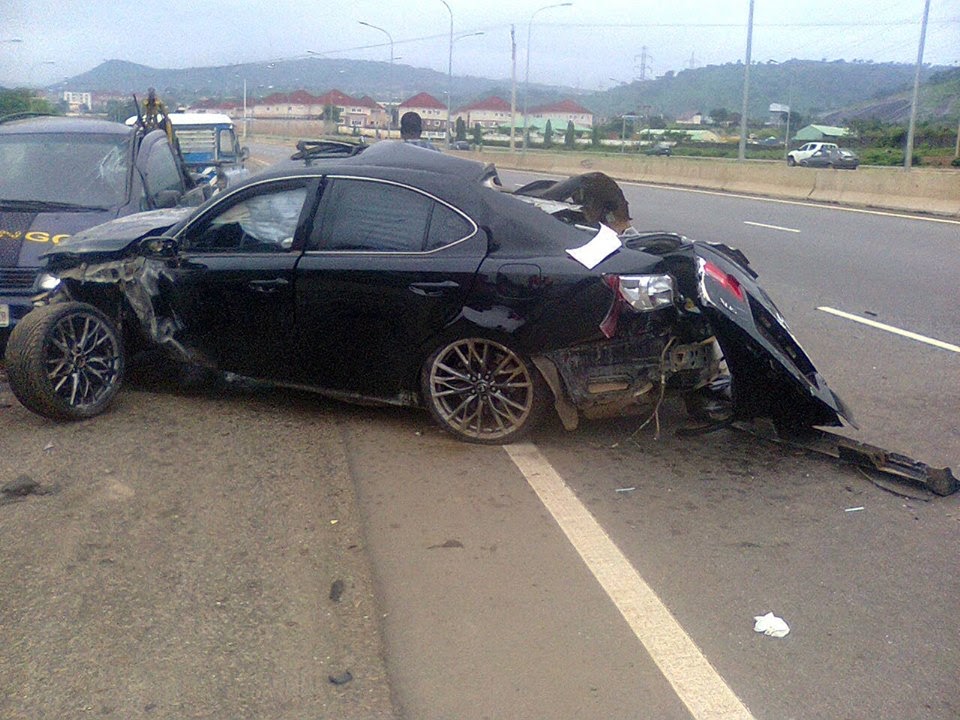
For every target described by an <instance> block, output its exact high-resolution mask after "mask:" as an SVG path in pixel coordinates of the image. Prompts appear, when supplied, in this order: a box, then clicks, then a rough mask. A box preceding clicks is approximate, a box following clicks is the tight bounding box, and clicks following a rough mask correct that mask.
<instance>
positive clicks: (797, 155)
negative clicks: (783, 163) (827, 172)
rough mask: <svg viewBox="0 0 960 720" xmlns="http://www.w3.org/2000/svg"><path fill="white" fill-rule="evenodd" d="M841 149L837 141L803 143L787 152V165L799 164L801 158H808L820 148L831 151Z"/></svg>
mask: <svg viewBox="0 0 960 720" xmlns="http://www.w3.org/2000/svg"><path fill="white" fill-rule="evenodd" d="M839 149H840V148H839V147H837V144H836V143H827V142H808V143H807V144H806V145H801V146H800V147H799V148H797V149H796V150H791V151H790V152H788V153H787V165H789V166H790V167H793V166H794V165H799V164H800V161H801V160H806V159H807V158H808V157H810V156H812V155H813V154H814V153H817V152H819V151H820V150H826V151H827V152H830V151H831V150H839Z"/></svg>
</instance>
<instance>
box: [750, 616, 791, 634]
mask: <svg viewBox="0 0 960 720" xmlns="http://www.w3.org/2000/svg"><path fill="white" fill-rule="evenodd" d="M753 619H754V620H756V623H755V624H754V626H753V629H754V631H755V632H762V633H763V634H764V635H769V636H770V637H777V638H782V637H783V636H784V635H786V634H787V633H789V632H790V628H789V627H788V626H787V623H785V622H784V621H783V618H778V617H777V616H776V615H774V614H773V613H772V612H769V613H767V614H766V615H755V616H754V618H753Z"/></svg>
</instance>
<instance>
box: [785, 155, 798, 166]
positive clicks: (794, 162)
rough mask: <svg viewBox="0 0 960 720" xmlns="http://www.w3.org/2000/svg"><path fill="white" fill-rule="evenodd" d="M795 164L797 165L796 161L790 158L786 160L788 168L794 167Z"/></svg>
mask: <svg viewBox="0 0 960 720" xmlns="http://www.w3.org/2000/svg"><path fill="white" fill-rule="evenodd" d="M796 164H797V161H796V160H794V159H793V158H792V157H788V158H787V166H788V167H793V166H794V165H796Z"/></svg>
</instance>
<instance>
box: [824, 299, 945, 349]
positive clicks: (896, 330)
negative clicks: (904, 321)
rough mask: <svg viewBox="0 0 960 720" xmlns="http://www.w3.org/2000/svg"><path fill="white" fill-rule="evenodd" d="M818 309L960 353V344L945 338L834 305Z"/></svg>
mask: <svg viewBox="0 0 960 720" xmlns="http://www.w3.org/2000/svg"><path fill="white" fill-rule="evenodd" d="M817 310H823V312H825V313H830V314H831V315H836V316H837V317H842V318H844V319H846V320H853V321H854V322H858V323H861V324H862V325H869V326H870V327H872V328H877V329H878V330H886V331H887V332H889V333H893V334H894V335H901V336H903V337H905V338H910V339H911V340H916V341H917V342H922V343H926V344H927V345H933V346H934V347H938V348H941V349H943V350H952V351H953V352H955V353H960V345H954V344H952V343H948V342H943V340H936V339H934V338H929V337H927V336H926V335H919V334H917V333H915V332H910V331H909V330H901V329H900V328H898V327H894V326H893V325H884V324H883V323H879V322H877V321H876V320H868V319H867V318H862V317H860V316H859V315H851V314H850V313H847V312H844V311H843V310H836V309H834V308H832V307H818V308H817Z"/></svg>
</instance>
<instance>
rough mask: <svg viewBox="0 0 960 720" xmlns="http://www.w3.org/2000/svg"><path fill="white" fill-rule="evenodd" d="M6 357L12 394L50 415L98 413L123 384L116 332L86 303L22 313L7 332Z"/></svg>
mask: <svg viewBox="0 0 960 720" xmlns="http://www.w3.org/2000/svg"><path fill="white" fill-rule="evenodd" d="M5 360H6V366H7V375H8V377H9V380H10V389H11V390H13V394H14V395H15V396H16V397H17V399H18V400H19V401H20V402H21V403H22V404H23V405H24V407H26V408H27V409H28V410H32V411H33V412H35V413H37V414H38V415H42V416H44V417H48V418H52V419H54V420H83V419H85V418H89V417H93V416H94V415H99V414H100V413H102V412H103V411H105V410H106V409H107V408H108V407H110V404H111V403H112V402H113V400H114V398H115V397H116V394H117V391H118V390H119V389H120V386H121V384H122V383H123V376H124V367H125V359H124V351H123V344H122V342H121V340H120V333H119V332H118V331H117V328H116V325H114V323H113V321H112V320H111V319H110V318H109V317H107V316H106V315H105V314H104V313H102V312H101V311H100V310H98V309H97V308H95V307H93V306H92V305H87V304H86V303H79V302H67V303H54V304H52V305H44V306H41V307H38V308H35V309H33V310H32V311H30V312H29V313H27V315H26V317H24V318H23V319H22V320H21V321H20V322H19V323H17V325H16V327H14V329H13V332H12V333H11V334H10V341H9V342H8V344H7V351H6V356H5Z"/></svg>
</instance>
